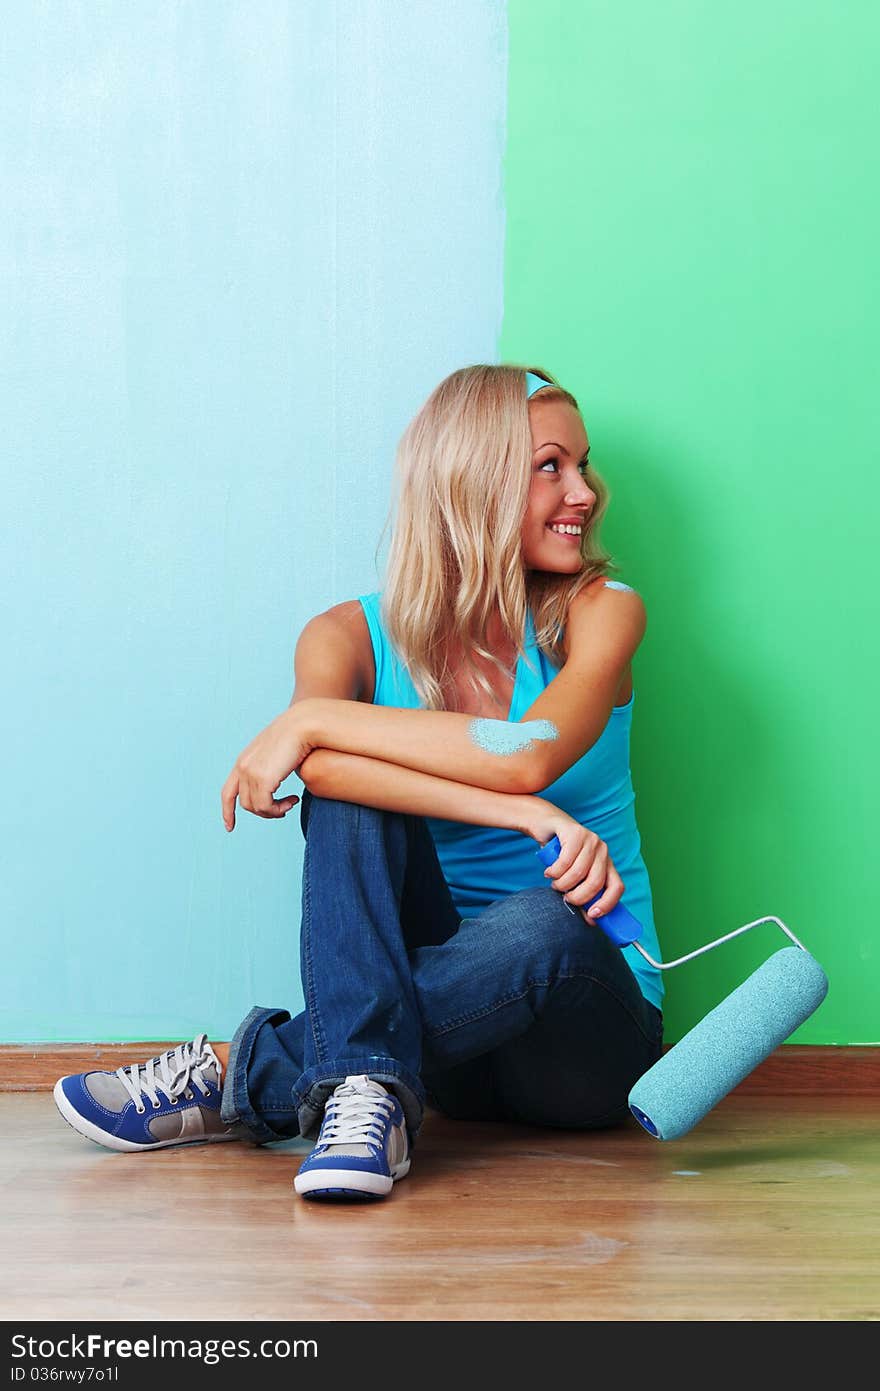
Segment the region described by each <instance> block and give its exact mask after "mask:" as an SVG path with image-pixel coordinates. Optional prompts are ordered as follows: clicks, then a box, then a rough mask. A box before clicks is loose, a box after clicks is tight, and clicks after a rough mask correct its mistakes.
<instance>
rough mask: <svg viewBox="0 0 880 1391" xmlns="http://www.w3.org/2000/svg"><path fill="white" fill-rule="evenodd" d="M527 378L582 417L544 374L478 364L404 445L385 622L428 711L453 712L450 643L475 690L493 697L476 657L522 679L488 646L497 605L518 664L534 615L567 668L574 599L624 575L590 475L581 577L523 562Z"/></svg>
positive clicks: (446, 384) (546, 648) (462, 372)
mask: <svg viewBox="0 0 880 1391" xmlns="http://www.w3.org/2000/svg"><path fill="white" fill-rule="evenodd" d="M527 371H529V372H535V373H536V374H537V375H538V376H541V377H545V378H547V381H548V388H547V389H546V391H545V390H543V389H542V391H541V395H540V399H541V400H560V401H567V402H569V404H570V405H572V406H574V408H575V410H576V411H578V412H579V411H580V407H579V406H578V403H577V401H576V400H575V398H574V396H572V394H571V392H569V391H566V390H565V389H564V388H563V387H561V386H560V385H559V383H558V382H556V381H554V379H553V378H552V377H551V376H550V373H549V372H546V371H544V369H543V368H540V367H523V366H519V365H516V364H512V363H504V364H500V365H496V366H487V365H484V364H478V365H476V366H472V367H462V368H460V369H459V370H458V371H456V372H452V373H451V374H450V375H449V376H448V377H446V378H445V380H444V381H442V382H440V384H439V386H437V387H435V388H434V390H433V391H432V392H431V394H430V396H429V397H428V399H427V401H425V403H424V405H423V406H422V407H421V409H420V410H419V411H418V413H417V414H416V415H415V416H414V418H413V419H412V420H411V421H410V424H409V425H408V426H407V428H406V430H405V431H404V433H403V436H402V437H401V440H400V444H399V445H398V449H397V461H396V474H395V494H396V496H394V497H392V503H391V508H390V509H389V513H388V516H387V518H386V521H385V526H384V527H383V529H382V535H383V536H384V534H385V531H386V530H387V528H388V524H389V521H390V519H391V516H392V514H393V511H394V505H395V501H396V503H397V523H396V527H395V529H394V531H393V534H392V540H391V546H390V549H389V554H388V562H387V568H386V578H385V586H384V589H383V593H382V603H381V616H382V622H383V625H384V627H385V631H386V633H387V634H388V637H389V639H390V641H391V642H392V644H393V646H394V647H395V648H396V650H397V654H398V656H399V657H400V658H401V660H402V661H403V663H404V665H405V667H406V669H407V671H408V673H409V676H410V679H411V681H412V683H413V685H414V686H415V688H416V690H417V692H418V694H419V697H420V699H421V700H422V701H423V702H424V704H425V706H426V708H427V709H429V710H442V709H445V708H446V706H445V705H444V703H443V694H442V687H443V684H444V683H445V682H447V681H448V680H449V678H450V676H451V672H450V669H449V666H448V663H447V657H448V652H449V649H450V645H452V646H453V647H454V648H455V650H461V651H462V652H463V653H464V657H465V665H466V668H467V670H468V671H469V673H470V676H469V681H470V685H471V686H472V688H473V689H474V691H475V692H476V691H477V690H482V691H483V692H485V694H486V695H488V696H490V697H491V696H492V694H493V693H492V689H491V686H490V685H489V683H488V681H487V680H486V677H485V676H484V675H483V674H482V673H481V672H480V671H478V669H477V667H476V665H475V663H474V662H473V660H472V655H471V654H476V655H477V656H479V657H481V658H484V659H488V661H490V662H491V663H493V664H494V665H495V666H496V667H497V668H498V670H499V671H501V672H503V673H504V674H505V675H507V676H508V677H511V678H512V677H513V676H514V673H515V666H514V667H506V666H505V665H504V663H503V662H502V661H501V660H500V658H498V657H496V656H495V655H494V653H492V652H491V651H489V650H488V647H487V637H486V634H487V628H488V624H489V620H490V618H491V615H492V612H493V609H495V608H497V609H498V612H499V614H500V618H501V622H502V625H503V628H504V630H505V632H506V633H507V634H508V637H509V639H510V640H511V641H512V642H513V643H514V645H515V648H516V658H517V659H518V658H519V657H524V658H525V651H524V638H525V621H526V609H527V608H530V609H531V610H532V615H533V618H534V623H535V632H536V637H537V641H538V645H539V647H540V648H541V650H542V651H543V652H544V653H545V655H546V656H547V657H548V658H549V660H550V661H551V662H552V663H553V664H554V665H555V666H556V667H561V666H562V664H563V661H564V649H563V640H562V627H563V625H564V623H565V618H566V614H567V612H568V606H569V604H570V603H571V600H572V599H573V598H574V596H575V595H576V594H577V593H579V592H580V590H582V589H583V588H585V586H586V585H588V584H589V583H590V582H591V581H592V580H594V579H596V578H597V577H598V576H599V575H603V574H605V573H606V572H607V570H608V569H616V568H617V567H616V566H615V565H614V564H613V562H612V561H611V558H610V556H609V555H608V554H607V553H606V552H605V551H604V550H603V549H602V547H601V546H600V543H599V527H600V524H601V521H602V517H603V515H604V513H605V510H606V508H607V506H608V502H609V497H610V495H609V492H608V488H607V485H606V484H605V483H604V482H603V480H602V479H601V478H600V477H599V475H598V474H597V473H596V472H595V471H594V470H593V469H591V470H590V486H591V488H592V489H593V491H594V492H595V494H596V505H595V507H594V508H593V511H592V513H591V515H590V517H589V520H588V521H587V524H586V526H585V528H584V532H583V535H582V537H581V544H580V552H581V560H582V567H581V569H580V571H579V572H578V573H577V574H574V575H571V574H569V575H554V574H550V573H548V572H546V571H532V570H527V569H526V568H525V566H524V564H523V558H522V524H523V520H524V517H525V511H526V504H527V501H528V496H529V486H530V480H531V472H532V437H531V431H530V429H529V412H528V399H527V396H526V381H525V373H526V372H527ZM379 544H380V546H381V537H380V542H379ZM377 554H378V550H377ZM515 660H516V659H515ZM526 660H528V659H526ZM529 665H531V664H529Z"/></svg>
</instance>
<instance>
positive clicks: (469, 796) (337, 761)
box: [297, 749, 546, 835]
mask: <svg viewBox="0 0 880 1391" xmlns="http://www.w3.org/2000/svg"><path fill="white" fill-rule="evenodd" d="M297 776H298V777H300V778H301V779H302V781H303V782H304V783H305V785H306V786H307V787H308V789H309V791H310V792H313V793H314V794H315V796H317V797H328V798H330V799H331V800H332V801H336V802H359V803H360V804H361V805H362V806H367V807H377V808H379V809H381V810H383V811H400V812H406V813H409V814H410V815H415V816H433V817H436V818H438V819H439V820H441V821H462V822H466V823H467V824H469V825H472V826H497V827H499V828H503V829H505V830H510V831H520V832H522V834H523V835H531V834H533V830H532V827H533V826H535V825H536V813H537V811H538V803H539V802H540V798H538V797H530V796H528V795H526V794H520V793H508V792H495V791H493V790H492V789H490V788H485V787H474V786H472V785H471V784H468V783H460V782H455V781H454V780H452V779H451V778H441V777H435V776H434V775H433V774H431V773H422V772H418V771H417V770H415V769H413V768H403V767H401V766H400V765H399V764H397V763H387V762H385V761H384V760H382V759H379V758H369V757H365V756H364V755H362V754H351V753H339V752H338V751H337V750H336V749H315V750H314V751H313V752H312V753H310V754H309V755H308V757H307V758H306V759H304V761H303V762H302V763H301V764H300V767H299V769H298V771H297ZM545 805H546V804H545Z"/></svg>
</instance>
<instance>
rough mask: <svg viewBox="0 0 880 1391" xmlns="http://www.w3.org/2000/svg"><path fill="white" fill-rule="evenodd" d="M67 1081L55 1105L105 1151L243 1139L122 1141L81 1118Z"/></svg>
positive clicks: (59, 1088) (58, 1087) (198, 1137)
mask: <svg viewBox="0 0 880 1391" xmlns="http://www.w3.org/2000/svg"><path fill="white" fill-rule="evenodd" d="M66 1080H67V1079H66V1078H65V1077H62V1078H60V1080H59V1081H57V1082H56V1083H55V1087H54V1090H53V1092H52V1096H53V1099H54V1101H55V1105H56V1106H57V1107H58V1110H59V1111H60V1112H61V1115H62V1116H63V1117H64V1119H65V1120H66V1121H67V1124H68V1125H69V1126H70V1127H71V1129H72V1130H75V1131H76V1132H77V1134H78V1135H82V1136H83V1138H84V1139H86V1140H92V1141H93V1142H94V1143H95V1144H96V1145H103V1147H104V1148H105V1149H108V1150H121V1151H126V1152H129V1153H130V1152H132V1151H138V1152H140V1151H143V1150H164V1149H168V1148H170V1146H171V1145H202V1144H210V1143H211V1142H212V1141H217V1140H240V1139H242V1136H241V1135H193V1136H192V1137H191V1138H187V1139H184V1140H155V1141H154V1142H153V1143H152V1144H151V1145H138V1144H136V1143H135V1141H134V1140H121V1139H119V1137H118V1136H116V1135H109V1134H108V1133H107V1131H106V1130H102V1129H101V1127H100V1126H99V1125H93V1124H92V1122H91V1121H87V1120H86V1118H85V1116H81V1115H80V1113H79V1111H77V1110H76V1108H75V1107H74V1106H71V1104H70V1102H69V1101H68V1099H67V1097H66V1096H65V1094H64V1089H63V1087H62V1086H61V1083H62V1082H65V1081H66Z"/></svg>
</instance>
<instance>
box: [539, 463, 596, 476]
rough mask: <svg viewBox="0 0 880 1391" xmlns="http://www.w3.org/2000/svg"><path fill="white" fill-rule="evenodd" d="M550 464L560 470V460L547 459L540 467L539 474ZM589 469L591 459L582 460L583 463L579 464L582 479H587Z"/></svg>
mask: <svg viewBox="0 0 880 1391" xmlns="http://www.w3.org/2000/svg"><path fill="white" fill-rule="evenodd" d="M548 464H552V465H553V467H554V468H558V467H559V460H558V459H545V460H544V462H543V464H540V465H539V467H538V472H539V473H540V472H541V469H545V468H546V467H547V465H548ZM589 467H590V461H589V459H582V460H581V462H580V463H579V464H578V471H579V472H580V474H581V476H582V477H586V475H587V472H588V470H589Z"/></svg>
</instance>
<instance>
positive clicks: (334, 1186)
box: [293, 1077, 409, 1198]
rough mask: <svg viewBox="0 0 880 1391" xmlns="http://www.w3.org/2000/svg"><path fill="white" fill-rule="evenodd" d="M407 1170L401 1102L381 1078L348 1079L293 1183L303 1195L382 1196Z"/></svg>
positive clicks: (332, 1102) (337, 1091) (330, 1104)
mask: <svg viewBox="0 0 880 1391" xmlns="http://www.w3.org/2000/svg"><path fill="white" fill-rule="evenodd" d="M408 1173H409V1145H408V1142H407V1138H406V1123H405V1122H404V1118H403V1111H402V1109H401V1105H400V1102H399V1101H398V1100H397V1098H396V1097H395V1096H392V1095H391V1094H390V1093H389V1092H387V1091H386V1090H385V1088H384V1087H383V1086H382V1084H381V1083H380V1082H374V1081H373V1080H372V1079H371V1078H369V1077H346V1079H345V1081H344V1082H342V1083H340V1085H339V1086H338V1087H337V1088H336V1089H335V1091H334V1092H333V1095H332V1096H331V1097H330V1098H329V1100H328V1102H327V1105H326V1106H325V1107H324V1120H323V1122H322V1123H321V1133H320V1135H319V1136H318V1141H317V1144H316V1145H315V1148H314V1149H313V1150H312V1152H311V1154H310V1155H309V1157H308V1159H306V1160H305V1161H304V1162H303V1164H302V1166H301V1168H300V1171H299V1173H298V1174H297V1176H296V1178H295V1179H294V1181H293V1186H294V1188H295V1189H296V1191H297V1193H301V1194H302V1195H303V1197H304V1198H382V1197H384V1196H385V1194H386V1193H390V1192H391V1188H392V1186H393V1184H394V1181H395V1179H399V1178H403V1177H404V1176H405V1175H406V1174H408Z"/></svg>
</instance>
